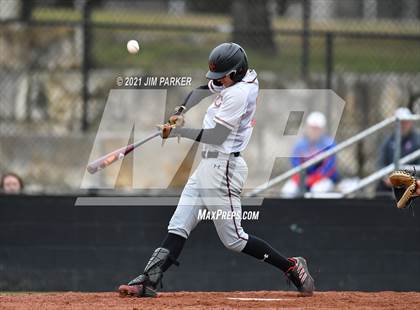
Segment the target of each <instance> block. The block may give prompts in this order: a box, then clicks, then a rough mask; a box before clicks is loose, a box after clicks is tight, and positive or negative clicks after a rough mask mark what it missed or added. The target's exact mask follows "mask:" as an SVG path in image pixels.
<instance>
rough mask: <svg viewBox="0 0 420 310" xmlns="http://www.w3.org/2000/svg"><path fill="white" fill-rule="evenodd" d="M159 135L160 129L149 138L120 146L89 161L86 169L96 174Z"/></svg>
mask: <svg viewBox="0 0 420 310" xmlns="http://www.w3.org/2000/svg"><path fill="white" fill-rule="evenodd" d="M159 135H160V131H157V132H155V133H154V134H152V135H150V136H148V137H147V138H144V139H142V140H139V141H137V142H134V143H133V144H130V145H127V146H124V147H122V148H119V149H118V150H115V151H112V152H111V153H109V154H106V155H105V156H102V157H101V158H98V159H97V160H95V161H93V162H91V163H89V164H88V165H87V168H86V169H87V171H88V172H89V173H90V174H94V173H96V172H98V171H99V170H102V169H104V168H106V167H108V166H109V165H111V164H112V163H114V162H116V161H117V160H121V159H123V158H124V157H125V156H126V155H127V154H129V153H131V152H132V151H133V150H134V149H136V148H137V147H139V146H140V145H142V144H144V143H146V142H147V141H150V140H152V139H153V138H155V137H157V136H159Z"/></svg>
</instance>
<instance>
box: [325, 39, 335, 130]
mask: <svg viewBox="0 0 420 310" xmlns="http://www.w3.org/2000/svg"><path fill="white" fill-rule="evenodd" d="M333 73H334V35H333V34H332V33H331V32H328V33H327V34H326V35H325V88H326V89H331V88H332V75H333ZM326 99H327V100H326V105H327V108H326V109H325V110H326V111H327V115H325V117H326V118H327V129H328V133H331V128H330V125H331V121H330V120H331V96H330V94H329V93H328V94H327V98H326Z"/></svg>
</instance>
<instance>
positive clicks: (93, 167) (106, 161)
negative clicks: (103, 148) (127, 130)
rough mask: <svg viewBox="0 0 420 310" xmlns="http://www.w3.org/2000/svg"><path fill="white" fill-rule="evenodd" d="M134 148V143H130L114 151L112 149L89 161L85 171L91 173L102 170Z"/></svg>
mask: <svg viewBox="0 0 420 310" xmlns="http://www.w3.org/2000/svg"><path fill="white" fill-rule="evenodd" d="M133 150H134V144H130V145H128V146H126V147H122V148H120V149H118V150H116V151H113V152H111V153H109V154H107V155H105V156H102V157H101V158H99V159H97V160H95V161H93V162H91V163H90V164H88V166H87V168H86V169H87V171H88V172H89V173H91V174H93V173H95V172H97V171H99V170H102V169H104V168H106V167H108V166H109V165H111V164H112V163H114V162H116V161H117V160H120V159H123V158H124V156H125V155H127V154H128V153H130V152H132V151H133Z"/></svg>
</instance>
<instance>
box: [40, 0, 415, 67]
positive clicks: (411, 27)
mask: <svg viewBox="0 0 420 310" xmlns="http://www.w3.org/2000/svg"><path fill="white" fill-rule="evenodd" d="M33 18H34V19H35V20H41V21H53V20H67V21H77V20H80V18H81V15H80V13H78V12H76V11H74V10H66V9H44V8H43V9H36V10H35V11H34V12H33ZM92 18H93V21H94V22H110V23H115V24H116V25H118V24H119V23H134V24H135V23H138V24H147V25H183V26H203V25H209V26H214V25H216V24H217V25H229V24H230V23H231V20H230V18H229V17H227V16H222V15H204V14H194V15H193V14H187V15H183V16H174V15H168V14H166V13H147V14H145V13H139V12H130V11H109V10H95V11H94V12H93V15H92ZM273 24H274V26H275V28H277V29H292V30H300V29H301V22H299V21H296V20H290V19H289V20H288V19H281V18H279V19H276V20H275V21H274V23H273ZM311 26H312V29H314V30H334V31H343V32H346V31H356V32H361V33H366V32H381V33H391V34H395V33H400V34H418V35H420V24H419V23H409V24H407V23H406V24H403V23H396V22H390V21H375V22H372V21H357V22H356V21H351V20H345V21H341V20H340V21H331V22H328V23H325V22H313V23H312V25H311ZM133 38H134V39H138V40H139V41H140V44H141V51H140V53H139V54H136V55H129V54H128V53H127V51H126V48H125V43H126V41H127V40H129V39H133ZM227 40H230V37H229V34H226V33H194V32H179V31H170V32H164V31H150V30H149V31H145V30H143V31H142V30H141V29H139V30H109V29H107V30H103V29H98V28H96V29H94V31H93V50H92V59H93V61H94V64H95V66H97V67H110V66H116V67H118V66H127V67H133V68H135V67H139V68H142V69H144V70H145V71H150V72H152V71H154V72H156V71H159V72H188V71H189V70H192V69H201V70H206V68H207V57H208V53H209V51H210V50H211V49H212V48H213V47H214V46H215V45H216V44H218V43H220V42H223V41H227ZM275 40H276V44H277V47H278V49H279V51H278V53H277V54H267V53H262V52H261V51H258V50H252V49H247V51H248V54H249V58H250V60H251V64H252V66H253V67H255V68H257V69H258V70H270V71H287V72H291V73H293V72H294V73H296V74H297V73H298V72H299V70H300V68H299V67H300V61H301V45H302V43H301V39H300V38H299V37H297V36H285V35H277V36H276V38H275ZM310 42H311V50H310V51H311V53H310V71H311V72H323V71H324V70H325V39H324V38H320V37H312V38H311V41H310ZM334 57H335V58H334V65H335V70H336V71H337V72H342V71H351V72H359V73H369V72H420V42H418V41H417V42H416V41H404V40H388V39H387V40H382V39H381V40H379V39H343V38H336V39H335V45H334Z"/></svg>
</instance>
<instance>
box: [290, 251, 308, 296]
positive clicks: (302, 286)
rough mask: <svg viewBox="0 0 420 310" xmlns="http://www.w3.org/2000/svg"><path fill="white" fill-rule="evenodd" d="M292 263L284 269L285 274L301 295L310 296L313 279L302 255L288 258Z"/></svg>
mask: <svg viewBox="0 0 420 310" xmlns="http://www.w3.org/2000/svg"><path fill="white" fill-rule="evenodd" d="M289 261H291V262H292V263H293V264H294V265H293V266H292V267H290V268H289V269H288V270H287V271H286V276H287V278H289V280H290V281H292V282H293V284H294V285H295V286H296V288H297V290H298V291H299V292H300V293H301V295H302V296H312V294H313V292H314V290H315V281H314V279H313V278H312V277H311V275H310V274H309V270H308V265H307V264H306V260H305V259H304V258H303V257H292V258H289Z"/></svg>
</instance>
